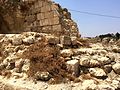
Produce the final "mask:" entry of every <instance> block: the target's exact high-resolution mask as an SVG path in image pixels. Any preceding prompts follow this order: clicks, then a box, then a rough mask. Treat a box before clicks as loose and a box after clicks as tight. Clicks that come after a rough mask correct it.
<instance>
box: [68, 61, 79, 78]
mask: <svg viewBox="0 0 120 90" xmlns="http://www.w3.org/2000/svg"><path fill="white" fill-rule="evenodd" d="M66 65H67V70H68V71H70V72H72V75H73V76H79V72H80V71H79V61H78V60H70V61H67V62H66Z"/></svg>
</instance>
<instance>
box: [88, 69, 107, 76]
mask: <svg viewBox="0 0 120 90" xmlns="http://www.w3.org/2000/svg"><path fill="white" fill-rule="evenodd" d="M89 72H90V74H91V75H93V76H95V77H98V78H100V77H101V78H102V77H105V76H107V75H106V73H105V72H104V70H103V69H100V68H90V69H89Z"/></svg>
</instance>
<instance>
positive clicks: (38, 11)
mask: <svg viewBox="0 0 120 90" xmlns="http://www.w3.org/2000/svg"><path fill="white" fill-rule="evenodd" d="M29 3H30V2H29ZM33 3H34V4H33V5H31V8H30V10H29V13H28V15H27V16H26V18H25V26H24V27H25V31H37V32H40V33H47V34H54V35H57V36H61V35H69V36H77V37H78V36H79V35H78V34H79V33H78V28H77V25H76V23H75V22H74V21H73V20H72V19H71V14H70V13H69V12H68V10H67V9H62V8H61V6H60V5H59V4H56V3H53V2H52V1H49V0H36V1H33Z"/></svg>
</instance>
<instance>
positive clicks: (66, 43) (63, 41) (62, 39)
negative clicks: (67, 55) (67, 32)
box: [60, 36, 72, 45]
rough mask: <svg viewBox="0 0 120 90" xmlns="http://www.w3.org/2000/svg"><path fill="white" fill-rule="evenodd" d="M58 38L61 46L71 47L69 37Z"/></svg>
mask: <svg viewBox="0 0 120 90" xmlns="http://www.w3.org/2000/svg"><path fill="white" fill-rule="evenodd" d="M60 38H61V39H60V40H61V41H60V43H61V44H63V45H71V44H72V41H71V38H70V36H61V37H60Z"/></svg>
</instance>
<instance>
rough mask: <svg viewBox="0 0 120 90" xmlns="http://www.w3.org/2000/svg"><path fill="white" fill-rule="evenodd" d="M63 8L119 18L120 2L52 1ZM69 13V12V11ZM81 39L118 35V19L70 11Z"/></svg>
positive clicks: (93, 0) (119, 20) (119, 23)
mask: <svg viewBox="0 0 120 90" xmlns="http://www.w3.org/2000/svg"><path fill="white" fill-rule="evenodd" d="M53 1H55V2H57V3H59V4H60V5H61V6H62V7H63V8H68V9H72V10H77V11H82V12H90V13H96V14H104V15H110V16H118V17H120V0H53ZM69 11H70V10H69ZM70 12H71V14H72V19H73V20H74V21H75V22H76V23H77V24H78V27H79V31H80V33H81V35H82V36H83V37H94V36H97V35H101V34H107V33H116V32H119V33H120V18H111V17H102V16H95V15H88V14H83V13H79V12H74V11H70Z"/></svg>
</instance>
